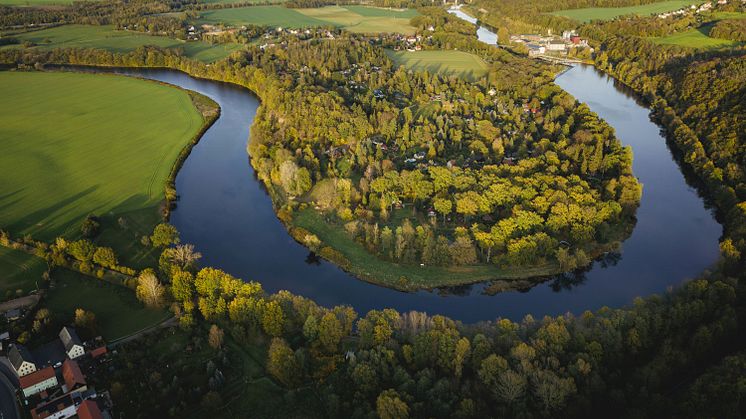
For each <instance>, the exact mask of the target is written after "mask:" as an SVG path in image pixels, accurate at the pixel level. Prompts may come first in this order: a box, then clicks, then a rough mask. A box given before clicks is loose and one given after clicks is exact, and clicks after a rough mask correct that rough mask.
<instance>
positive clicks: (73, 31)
mask: <svg viewBox="0 0 746 419" xmlns="http://www.w3.org/2000/svg"><path fill="white" fill-rule="evenodd" d="M13 37H14V38H17V39H18V40H19V41H21V42H24V41H29V42H32V43H34V44H36V45H37V46H38V47H39V48H45V49H52V48H99V49H105V50H107V51H111V52H116V53H126V52H129V51H134V50H135V49H137V48H138V47H141V46H143V45H155V46H159V47H162V48H181V49H182V50H183V51H184V55H186V56H187V57H190V58H193V59H195V60H200V61H203V62H212V61H217V60H220V59H222V58H225V57H227V56H228V55H230V53H231V52H233V51H235V50H237V49H239V48H241V46H240V45H238V44H221V45H212V44H210V43H208V42H202V41H193V42H186V41H181V40H178V39H172V38H168V37H165V36H150V35H146V34H144V33H141V32H133V31H118V30H115V29H114V27H113V26H89V25H65V26H57V27H54V28H50V29H43V30H40V31H33V32H25V33H21V34H17V35H14V36H13Z"/></svg>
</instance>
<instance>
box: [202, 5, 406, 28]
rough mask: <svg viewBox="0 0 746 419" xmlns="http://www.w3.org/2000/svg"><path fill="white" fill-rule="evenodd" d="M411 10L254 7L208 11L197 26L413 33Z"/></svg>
mask: <svg viewBox="0 0 746 419" xmlns="http://www.w3.org/2000/svg"><path fill="white" fill-rule="evenodd" d="M416 15H417V12H416V11H414V10H394V9H382V8H375V7H364V6H344V7H343V6H327V7H319V8H311V9H288V8H285V7H282V6H255V7H244V8H235V9H220V10H211V11H207V12H204V13H202V15H201V16H200V19H199V23H209V24H217V23H224V24H227V25H248V24H253V25H267V26H282V27H292V28H304V27H319V26H335V27H340V28H344V29H346V30H348V31H351V32H358V33H376V32H398V33H403V34H411V33H414V28H413V27H412V26H410V25H409V20H410V19H411V18H412V17H413V16H416Z"/></svg>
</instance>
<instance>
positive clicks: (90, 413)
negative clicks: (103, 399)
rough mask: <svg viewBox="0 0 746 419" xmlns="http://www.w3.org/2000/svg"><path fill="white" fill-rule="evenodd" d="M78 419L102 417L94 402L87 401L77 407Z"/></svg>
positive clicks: (97, 418)
mask: <svg viewBox="0 0 746 419" xmlns="http://www.w3.org/2000/svg"><path fill="white" fill-rule="evenodd" d="M78 418H80V419H103V418H104V415H103V414H102V413H101V409H99V408H98V404H96V402H95V401H94V400H91V399H88V400H85V401H84V402H83V403H81V404H80V406H78Z"/></svg>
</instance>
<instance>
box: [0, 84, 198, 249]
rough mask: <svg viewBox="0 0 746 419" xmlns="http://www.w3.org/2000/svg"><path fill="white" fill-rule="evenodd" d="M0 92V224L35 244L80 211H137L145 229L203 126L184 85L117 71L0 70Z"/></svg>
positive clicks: (76, 222) (74, 233)
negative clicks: (172, 172) (174, 164)
mask: <svg viewBox="0 0 746 419" xmlns="http://www.w3.org/2000/svg"><path fill="white" fill-rule="evenodd" d="M0 97H1V98H2V100H0V149H1V150H3V152H2V153H0V190H1V191H3V194H1V195H0V208H2V211H0V226H2V228H4V229H7V230H9V231H10V232H11V234H12V235H13V236H18V235H21V234H27V233H28V234H32V236H33V237H34V238H36V239H41V240H45V241H50V240H52V239H54V238H55V237H56V236H60V235H64V236H66V237H68V238H76V237H78V236H79V235H80V233H79V229H80V227H79V226H80V223H81V222H82V220H83V219H84V218H85V217H86V216H87V215H89V214H96V215H100V216H104V217H108V218H113V219H115V220H116V219H117V217H119V215H120V214H124V215H127V214H131V213H133V212H138V211H139V212H143V211H145V212H147V213H148V214H152V215H151V216H150V218H149V220H150V225H149V226H147V229H145V231H148V229H151V230H152V224H154V223H155V222H156V221H157V220H158V215H157V214H158V211H157V207H158V205H159V204H160V202H161V201H162V200H163V195H164V185H165V182H166V179H167V177H168V174H169V171H170V169H171V163H172V162H173V161H174V160H175V159H176V157H177V156H178V154H179V152H180V151H181V149H182V148H183V147H184V146H185V145H186V144H188V143H189V141H190V140H191V139H192V137H193V136H194V135H195V134H196V133H197V132H198V130H199V129H200V127H201V126H202V123H203V120H202V116H201V114H200V113H199V112H198V111H197V110H196V108H195V107H194V105H193V104H192V101H191V99H190V97H189V95H188V94H187V93H186V92H184V91H182V90H179V89H176V88H173V87H169V86H166V85H161V84H157V83H154V82H149V81H144V80H139V79H135V78H130V77H123V76H115V75H93V74H80V73H62V72H56V73H41V72H0ZM141 218H142V217H141Z"/></svg>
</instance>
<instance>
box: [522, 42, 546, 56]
mask: <svg viewBox="0 0 746 419" xmlns="http://www.w3.org/2000/svg"><path fill="white" fill-rule="evenodd" d="M526 46H527V47H528V55H529V57H533V56H536V55H541V54H543V53H545V52H546V48H544V47H543V46H542V45H537V44H527V45H526Z"/></svg>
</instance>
